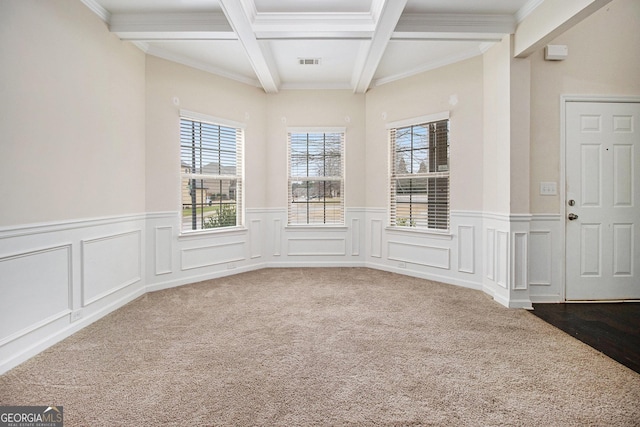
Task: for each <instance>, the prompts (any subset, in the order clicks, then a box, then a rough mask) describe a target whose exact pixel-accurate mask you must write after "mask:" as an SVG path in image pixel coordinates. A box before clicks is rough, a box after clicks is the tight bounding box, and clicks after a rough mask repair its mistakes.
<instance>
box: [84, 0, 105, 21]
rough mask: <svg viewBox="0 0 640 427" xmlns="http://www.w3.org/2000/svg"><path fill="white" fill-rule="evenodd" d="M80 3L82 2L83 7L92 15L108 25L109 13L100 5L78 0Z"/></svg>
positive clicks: (90, 0)
mask: <svg viewBox="0 0 640 427" xmlns="http://www.w3.org/2000/svg"><path fill="white" fill-rule="evenodd" d="M80 1H82V3H83V4H84V5H85V6H87V7H88V8H89V9H90V10H91V11H92V12H93V13H95V14H96V15H98V17H99V18H100V19H102V20H103V21H104V22H106V23H107V24H108V23H109V21H110V20H111V13H110V12H109V11H108V10H107V9H105V8H104V7H102V6H101V5H100V4H98V2H96V1H95V0H80Z"/></svg>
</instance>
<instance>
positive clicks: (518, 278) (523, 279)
mask: <svg viewBox="0 0 640 427" xmlns="http://www.w3.org/2000/svg"><path fill="white" fill-rule="evenodd" d="M527 236H528V233H523V232H515V233H513V264H512V267H511V268H512V271H513V289H515V290H525V289H527V288H528V286H529V272H528V271H529V269H528V260H529V255H528V241H527Z"/></svg>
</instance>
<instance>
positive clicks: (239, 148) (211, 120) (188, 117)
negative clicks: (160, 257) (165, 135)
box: [178, 109, 246, 238]
mask: <svg viewBox="0 0 640 427" xmlns="http://www.w3.org/2000/svg"><path fill="white" fill-rule="evenodd" d="M178 120H179V123H180V126H182V122H183V120H185V121H191V122H194V123H198V122H200V123H203V124H207V125H212V126H218V127H225V128H232V129H235V130H236V132H239V134H240V136H239V137H238V136H237V135H238V134H237V133H236V152H237V154H236V167H239V169H240V170H239V172H240V173H239V174H235V175H228V174H202V173H193V172H191V173H189V172H185V171H184V170H183V169H182V167H180V180H181V185H182V180H183V179H184V178H186V179H189V180H192V179H196V180H198V179H207V178H209V179H211V178H214V179H218V180H236V185H237V186H239V189H238V193H239V197H238V198H237V199H236V203H235V209H236V225H231V226H223V227H215V228H198V229H195V230H187V229H184V227H183V224H182V209H181V210H180V212H179V215H178V217H179V218H180V219H181V220H180V223H179V225H178V230H179V233H178V237H179V238H188V237H191V238H195V237H197V236H206V235H210V234H231V233H238V232H240V233H242V232H243V231H246V226H245V225H244V221H245V213H244V210H245V200H244V199H245V193H246V192H245V189H244V185H245V156H244V150H245V127H246V124H245V123H241V122H237V121H233V120H229V119H224V118H220V117H215V116H211V115H208V114H203V113H198V112H194V111H189V110H184V109H180V110H179V116H178ZM180 144H181V145H182V140H181V141H180ZM181 149H182V148H181ZM180 199H182V189H180Z"/></svg>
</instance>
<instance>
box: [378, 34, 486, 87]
mask: <svg viewBox="0 0 640 427" xmlns="http://www.w3.org/2000/svg"><path fill="white" fill-rule="evenodd" d="M481 47H482V43H479V42H474V41H470V42H469V41H450V42H446V43H443V42H441V41H434V40H424V41H423V40H419V41H417V40H403V41H395V40H391V41H390V42H389V44H388V45H387V49H386V50H385V53H384V56H383V57H382V60H381V61H380V65H379V66H378V69H377V71H376V74H375V76H374V82H375V84H376V85H379V84H383V83H387V82H391V81H394V80H398V79H401V78H405V77H409V76H412V75H415V74H418V73H421V72H424V71H428V70H432V69H435V68H438V67H442V66H444V65H448V64H451V63H454V62H458V61H462V60H465V59H468V58H472V57H474V56H478V55H480V54H481V53H482V51H481Z"/></svg>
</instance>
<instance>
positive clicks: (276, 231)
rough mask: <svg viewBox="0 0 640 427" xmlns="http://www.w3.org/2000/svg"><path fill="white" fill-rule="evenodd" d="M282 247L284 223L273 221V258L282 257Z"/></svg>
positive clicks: (277, 220)
mask: <svg viewBox="0 0 640 427" xmlns="http://www.w3.org/2000/svg"><path fill="white" fill-rule="evenodd" d="M281 247H282V221H281V220H279V219H274V220H273V256H280V253H281V252H282V250H281Z"/></svg>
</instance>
